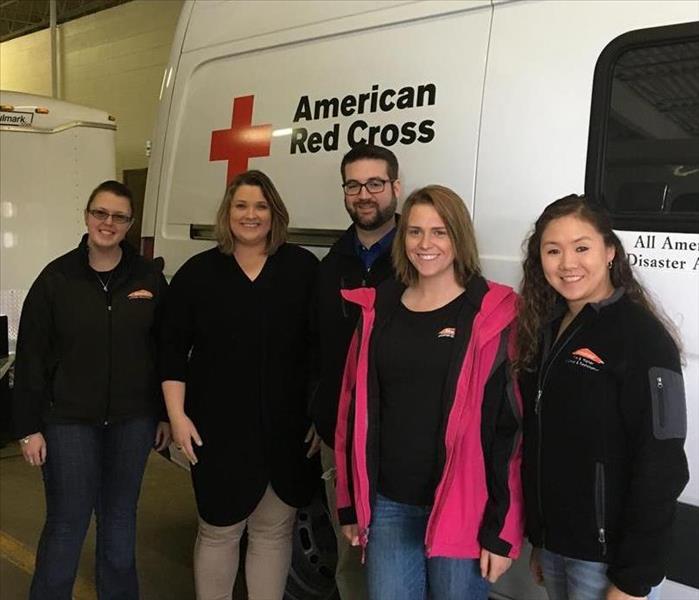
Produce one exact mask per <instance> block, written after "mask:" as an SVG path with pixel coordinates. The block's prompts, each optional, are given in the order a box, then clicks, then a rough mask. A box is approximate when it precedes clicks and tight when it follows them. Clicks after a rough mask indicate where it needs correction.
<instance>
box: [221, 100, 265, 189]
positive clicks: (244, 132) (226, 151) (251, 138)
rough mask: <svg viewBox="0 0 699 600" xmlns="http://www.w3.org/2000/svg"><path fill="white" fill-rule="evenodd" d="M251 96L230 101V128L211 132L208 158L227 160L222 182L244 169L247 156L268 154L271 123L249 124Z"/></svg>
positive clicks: (227, 180)
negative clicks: (225, 172) (231, 106)
mask: <svg viewBox="0 0 699 600" xmlns="http://www.w3.org/2000/svg"><path fill="white" fill-rule="evenodd" d="M254 100H255V96H240V97H238V98H235V99H234V100H233V118H232V119H231V128H230V129H218V130H216V131H214V132H212V133H211V151H210V153H209V160H227V161H228V173H227V176H226V184H228V183H230V182H231V180H232V179H233V178H234V177H235V176H236V175H238V174H239V173H242V172H243V171H247V170H248V159H250V158H253V157H258V156H269V147H270V144H271V142H272V125H269V124H267V125H252V105H253V102H254Z"/></svg>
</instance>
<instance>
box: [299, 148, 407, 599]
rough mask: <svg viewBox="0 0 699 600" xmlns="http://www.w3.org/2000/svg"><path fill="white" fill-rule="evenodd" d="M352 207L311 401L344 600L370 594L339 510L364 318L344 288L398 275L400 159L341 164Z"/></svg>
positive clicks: (333, 262) (325, 270)
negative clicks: (338, 427) (342, 446)
mask: <svg viewBox="0 0 699 600" xmlns="http://www.w3.org/2000/svg"><path fill="white" fill-rule="evenodd" d="M340 173H341V175H342V181H343V183H342V189H343V192H344V197H345V208H346V209H347V212H348V214H349V216H350V217H351V219H352V221H353V224H352V225H351V226H350V227H349V229H347V231H346V232H345V233H344V234H343V235H342V237H341V238H340V239H339V240H338V241H337V242H336V243H335V244H334V245H333V246H332V248H330V252H329V253H328V254H327V256H326V257H325V258H324V259H323V260H322V261H321V263H320V269H319V274H318V290H317V296H316V302H317V307H316V308H317V313H316V318H317V334H318V336H317V338H318V339H317V342H318V344H317V355H318V361H319V365H318V367H319V382H318V387H317V389H316V392H315V395H314V397H313V400H312V402H311V417H312V419H313V423H314V426H315V435H314V434H313V431H311V432H309V434H310V435H309V440H310V439H311V437H312V438H313V441H312V443H311V450H310V451H309V453H312V452H314V451H315V450H316V448H317V447H318V445H320V451H321V461H322V463H323V471H324V475H323V478H324V479H325V489H326V494H327V497H328V508H329V510H330V514H331V517H332V520H333V527H334V529H335V535H336V537H337V553H338V561H337V570H336V572H335V579H336V581H337V587H338V590H339V592H340V598H341V599H342V600H363V599H365V598H366V597H367V592H366V582H365V576H364V572H363V567H362V565H361V560H360V559H361V553H360V551H359V548H356V547H352V546H350V545H349V543H348V541H347V540H346V539H345V537H344V536H343V535H342V531H341V530H340V526H339V524H338V522H337V511H336V506H335V459H334V455H333V446H334V444H335V421H336V418H337V404H338V398H339V395H340V384H341V383H342V373H343V370H344V364H345V357H346V355H347V348H348V346H349V342H350V339H351V337H352V333H353V332H354V327H355V325H356V323H357V319H358V317H359V309H358V307H357V306H356V305H353V304H349V303H346V302H345V301H344V300H343V299H342V297H341V296H340V289H347V288H356V287H362V286H367V287H376V286H377V285H379V283H381V282H382V281H383V280H384V279H387V278H389V277H393V266H392V264H391V244H392V242H393V236H394V235H395V232H396V207H397V205H398V196H399V194H400V182H399V180H398V160H397V159H396V157H395V155H394V154H393V152H391V151H390V150H387V149H386V148H381V147H380V146H372V145H365V144H362V145H359V146H355V147H354V148H352V149H351V150H350V151H349V152H348V153H347V154H345V156H344V157H343V159H342V163H341V166H340Z"/></svg>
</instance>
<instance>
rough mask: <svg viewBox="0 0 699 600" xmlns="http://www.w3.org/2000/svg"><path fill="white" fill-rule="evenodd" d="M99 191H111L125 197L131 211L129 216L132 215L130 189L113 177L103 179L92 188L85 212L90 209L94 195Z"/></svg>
mask: <svg viewBox="0 0 699 600" xmlns="http://www.w3.org/2000/svg"><path fill="white" fill-rule="evenodd" d="M100 192H111V193H112V194H114V195H115V196H119V197H120V198H126V199H127V200H128V201H129V210H130V211H131V216H132V217H133V212H134V211H133V194H132V193H131V190H130V189H129V188H127V187H126V186H125V185H124V184H123V183H121V182H120V181H114V180H113V179H108V180H107V181H103V182H102V183H100V184H99V185H98V186H97V187H96V188H95V189H94V190H92V192H91V193H90V197H89V198H88V200H87V206H86V207H85V211H86V212H87V211H88V210H90V207H91V206H92V202H93V201H94V199H95V196H97V194H99V193H100Z"/></svg>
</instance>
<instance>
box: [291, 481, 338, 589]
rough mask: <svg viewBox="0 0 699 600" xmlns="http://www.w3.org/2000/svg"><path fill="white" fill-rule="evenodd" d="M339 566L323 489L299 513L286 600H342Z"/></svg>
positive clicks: (295, 528)
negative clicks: (340, 596)
mask: <svg viewBox="0 0 699 600" xmlns="http://www.w3.org/2000/svg"><path fill="white" fill-rule="evenodd" d="M336 565H337V542H336V539H335V532H334V530H333V527H332V524H331V522H330V517H329V515H328V509H327V503H326V501H325V493H324V491H323V490H322V488H321V490H320V491H319V493H317V494H316V496H315V497H314V499H313V501H312V502H311V504H310V505H308V506H306V507H304V508H301V509H299V511H298V513H297V515H296V524H295V525H294V546H293V556H292V559H291V569H289V578H288V579H287V582H286V593H285V594H284V600H338V599H339V596H338V594H337V587H336V585H335V566H336Z"/></svg>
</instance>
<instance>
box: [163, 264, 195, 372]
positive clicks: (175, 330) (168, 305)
mask: <svg viewBox="0 0 699 600" xmlns="http://www.w3.org/2000/svg"><path fill="white" fill-rule="evenodd" d="M190 270H191V269H188V268H187V264H185V266H184V267H182V268H181V269H180V270H179V271H178V272H177V273H175V276H174V277H173V278H172V281H171V282H170V288H169V289H168V292H167V296H166V298H165V302H164V303H163V306H162V315H161V316H160V318H159V329H160V332H159V336H158V337H159V348H158V350H159V358H158V362H159V365H160V366H159V371H160V380H161V381H183V382H186V381H187V372H188V364H189V352H190V350H191V348H192V344H193V340H194V301H193V294H194V291H195V288H196V283H195V281H194V280H193V279H194V278H193V277H192V276H191V273H189V271H190Z"/></svg>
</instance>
